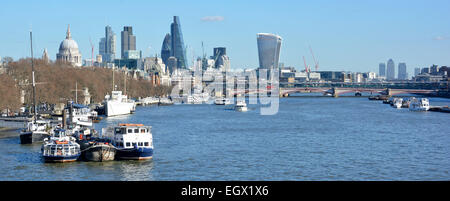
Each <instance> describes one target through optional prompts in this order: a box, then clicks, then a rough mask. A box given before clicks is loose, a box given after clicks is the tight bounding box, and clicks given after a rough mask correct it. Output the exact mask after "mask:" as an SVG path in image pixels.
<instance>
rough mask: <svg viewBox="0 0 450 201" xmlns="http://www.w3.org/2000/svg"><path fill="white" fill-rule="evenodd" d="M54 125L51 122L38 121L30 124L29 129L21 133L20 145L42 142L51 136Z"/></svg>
mask: <svg viewBox="0 0 450 201" xmlns="http://www.w3.org/2000/svg"><path fill="white" fill-rule="evenodd" d="M51 130H52V125H51V121H49V120H36V121H31V122H28V124H27V128H25V129H23V130H22V131H20V143H21V144H31V143H34V142H42V141H44V139H45V138H47V137H49V136H50V134H51Z"/></svg>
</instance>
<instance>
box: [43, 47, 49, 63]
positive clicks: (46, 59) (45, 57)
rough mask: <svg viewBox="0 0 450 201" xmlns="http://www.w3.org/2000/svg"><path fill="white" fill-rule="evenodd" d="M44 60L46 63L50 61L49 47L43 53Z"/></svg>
mask: <svg viewBox="0 0 450 201" xmlns="http://www.w3.org/2000/svg"><path fill="white" fill-rule="evenodd" d="M42 60H44V61H45V62H46V63H49V62H50V59H49V57H48V52H47V48H45V49H44V53H42Z"/></svg>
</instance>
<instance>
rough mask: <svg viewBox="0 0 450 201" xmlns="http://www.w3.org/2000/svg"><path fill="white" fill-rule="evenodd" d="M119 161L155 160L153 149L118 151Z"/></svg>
mask: <svg viewBox="0 0 450 201" xmlns="http://www.w3.org/2000/svg"><path fill="white" fill-rule="evenodd" d="M116 158H117V159H118V160H146V159H151V158H153V148H142V147H140V148H131V149H117V151H116Z"/></svg>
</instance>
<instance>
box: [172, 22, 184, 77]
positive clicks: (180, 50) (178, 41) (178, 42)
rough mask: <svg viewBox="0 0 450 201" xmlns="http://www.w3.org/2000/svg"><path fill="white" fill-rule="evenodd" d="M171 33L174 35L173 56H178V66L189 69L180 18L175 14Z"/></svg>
mask: <svg viewBox="0 0 450 201" xmlns="http://www.w3.org/2000/svg"><path fill="white" fill-rule="evenodd" d="M170 34H171V36H172V41H171V42H172V49H171V56H173V57H175V58H177V68H179V69H187V67H188V65H187V60H186V49H185V47H184V41H183V34H182V33H181V25H180V18H179V17H178V16H173V23H172V24H171V25H170Z"/></svg>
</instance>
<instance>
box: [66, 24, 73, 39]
mask: <svg viewBox="0 0 450 201" xmlns="http://www.w3.org/2000/svg"><path fill="white" fill-rule="evenodd" d="M66 39H72V36H71V35H70V24H69V26H68V27H67V35H66Z"/></svg>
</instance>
